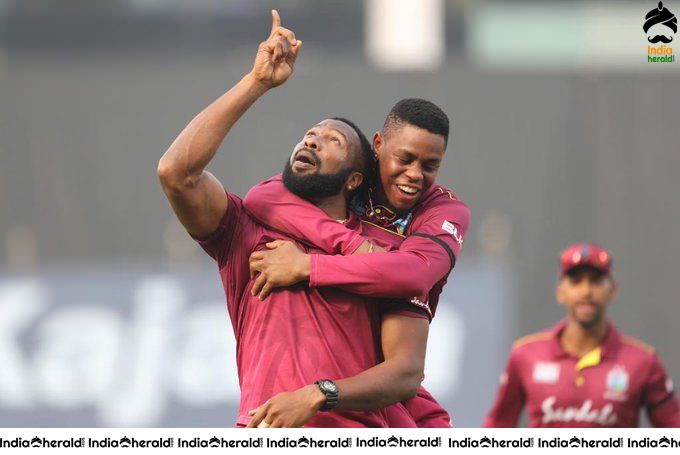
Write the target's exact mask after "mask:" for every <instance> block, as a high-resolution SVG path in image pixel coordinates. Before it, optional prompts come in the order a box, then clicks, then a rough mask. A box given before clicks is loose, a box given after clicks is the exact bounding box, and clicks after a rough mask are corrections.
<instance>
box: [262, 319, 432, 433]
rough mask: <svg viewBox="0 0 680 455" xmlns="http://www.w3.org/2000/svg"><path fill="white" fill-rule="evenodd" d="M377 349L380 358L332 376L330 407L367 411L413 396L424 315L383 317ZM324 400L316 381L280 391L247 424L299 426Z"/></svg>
mask: <svg viewBox="0 0 680 455" xmlns="http://www.w3.org/2000/svg"><path fill="white" fill-rule="evenodd" d="M381 330H382V334H381V337H382V349H383V355H384V358H385V360H384V361H383V362H382V363H379V364H378V365H376V366H374V367H372V368H369V369H368V370H365V371H362V372H361V373H359V374H357V375H356V376H352V377H350V378H344V379H338V378H319V379H333V380H334V381H335V383H336V385H337V386H338V404H337V407H336V408H335V409H338V410H340V409H345V410H353V411H372V410H376V409H380V408H384V407H387V406H390V405H392V404H395V403H398V402H400V401H404V400H407V399H409V398H412V397H414V396H415V395H416V393H417V392H418V388H419V387H420V383H421V381H422V380H423V369H424V365H425V350H426V347H427V334H428V330H429V321H428V319H422V318H417V317H410V316H404V315H402V314H396V313H391V314H387V315H385V316H383V322H382V329H381ZM325 402H326V396H325V395H324V394H323V393H322V392H321V390H320V389H319V387H318V386H317V385H316V384H310V385H308V386H305V387H303V388H301V389H298V390H296V391H293V392H283V393H280V394H278V395H276V396H274V397H272V398H271V399H269V400H268V401H267V402H266V403H264V404H263V405H262V406H260V407H259V408H257V409H254V410H252V411H251V413H250V414H251V415H252V416H253V418H252V419H251V421H250V422H249V424H248V427H251V428H252V427H257V426H258V425H260V423H261V422H262V421H264V422H267V424H269V425H270V426H271V427H300V426H302V425H304V424H305V423H306V422H308V421H309V420H310V419H311V418H312V417H314V415H315V414H316V413H317V412H318V411H319V409H320V408H321V406H322V405H323V404H324V403H325Z"/></svg>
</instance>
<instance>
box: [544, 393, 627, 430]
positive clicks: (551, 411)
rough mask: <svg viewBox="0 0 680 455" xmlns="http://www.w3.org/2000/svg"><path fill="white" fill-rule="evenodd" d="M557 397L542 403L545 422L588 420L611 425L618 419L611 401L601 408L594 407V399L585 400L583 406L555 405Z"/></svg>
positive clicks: (549, 398) (607, 425) (602, 424)
mask: <svg viewBox="0 0 680 455" xmlns="http://www.w3.org/2000/svg"><path fill="white" fill-rule="evenodd" d="M556 401H557V398H555V397H554V396H553V397H548V398H546V399H545V400H543V403H541V411H543V418H542V419H541V421H542V422H543V423H551V422H563V423H569V422H587V423H594V424H597V425H601V426H605V427H609V426H612V425H614V424H615V423H616V422H617V421H618V416H617V415H616V413H615V412H614V407H613V406H612V404H611V403H607V404H606V405H604V406H602V408H601V409H593V401H592V400H585V401H584V402H583V404H581V406H579V407H577V406H565V407H555V402H556Z"/></svg>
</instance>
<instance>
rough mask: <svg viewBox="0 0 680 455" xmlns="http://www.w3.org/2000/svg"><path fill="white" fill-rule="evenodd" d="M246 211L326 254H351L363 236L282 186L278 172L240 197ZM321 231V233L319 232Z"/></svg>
mask: <svg viewBox="0 0 680 455" xmlns="http://www.w3.org/2000/svg"><path fill="white" fill-rule="evenodd" d="M243 204H244V207H245V209H246V211H247V212H248V214H249V215H250V216H252V217H253V218H254V219H256V220H257V221H259V222H260V223H262V224H263V225H265V226H267V227H270V228H272V229H274V230H276V231H279V232H283V233H285V234H288V235H290V236H292V237H295V238H296V239H298V240H301V241H303V242H304V243H307V244H311V245H313V246H316V247H317V248H319V249H321V250H323V251H325V252H326V253H327V254H352V253H354V251H355V250H356V249H357V248H359V245H361V244H362V243H363V242H364V240H367V239H365V238H364V237H362V236H361V235H360V234H359V233H358V232H357V231H353V230H351V229H348V228H346V227H345V226H343V225H342V224H340V223H338V222H337V221H336V220H333V219H331V218H330V217H329V216H328V215H327V214H326V213H325V212H324V211H323V210H321V209H320V208H318V207H316V206H315V205H314V204H312V203H311V202H309V201H306V200H304V199H302V198H300V197H298V196H296V195H294V194H293V193H291V192H290V191H288V189H286V187H285V186H284V185H283V181H282V180H281V175H276V176H274V177H272V178H270V179H268V180H265V181H264V182H262V183H260V184H258V185H255V186H254V187H253V188H252V189H251V190H250V191H249V192H248V194H247V195H246V197H245V199H244V200H243ZM320 233H323V235H320Z"/></svg>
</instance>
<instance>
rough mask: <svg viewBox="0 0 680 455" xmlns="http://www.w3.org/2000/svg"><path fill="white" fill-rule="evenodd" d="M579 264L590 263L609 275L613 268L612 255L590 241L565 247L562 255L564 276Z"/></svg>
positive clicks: (561, 263) (561, 261)
mask: <svg viewBox="0 0 680 455" xmlns="http://www.w3.org/2000/svg"><path fill="white" fill-rule="evenodd" d="M579 265H589V266H591V267H594V268H596V269H598V270H600V271H601V272H602V273H604V274H606V275H609V274H610V273H611V270H612V255H611V254H609V252H607V250H605V249H604V248H601V247H599V246H597V245H591V244H589V243H577V244H575V245H571V246H569V247H567V248H565V249H564V251H562V254H561V255H560V266H561V268H562V276H564V275H566V274H567V273H568V272H569V270H571V269H573V268H574V267H577V266H579Z"/></svg>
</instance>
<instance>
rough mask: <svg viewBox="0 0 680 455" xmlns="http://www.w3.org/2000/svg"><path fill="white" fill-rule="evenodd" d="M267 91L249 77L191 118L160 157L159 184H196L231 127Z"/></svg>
mask: <svg viewBox="0 0 680 455" xmlns="http://www.w3.org/2000/svg"><path fill="white" fill-rule="evenodd" d="M266 91H267V88H266V86H265V85H264V84H262V83H261V82H259V81H257V80H256V79H255V78H254V77H253V76H252V75H251V74H248V75H246V76H244V77H243V78H242V79H241V80H240V81H239V82H238V83H237V84H236V85H235V86H234V87H233V88H232V89H231V90H229V91H228V92H226V93H225V94H224V95H222V96H221V97H220V98H218V99H217V100H215V101H214V102H213V103H212V104H210V105H209V106H208V107H206V108H205V109H204V110H203V111H202V112H201V113H199V114H198V115H197V116H196V117H194V119H193V120H192V121H191V122H190V123H189V124H188V125H187V126H186V127H185V128H184V130H183V131H182V132H181V133H180V134H179V136H177V138H176V139H175V141H174V142H173V143H172V145H170V148H168V150H167V151H166V152H165V154H164V155H163V157H162V158H161V160H160V162H159V176H160V177H161V182H164V183H166V184H168V185H172V184H181V185H186V186H193V185H195V184H196V182H198V180H199V179H200V178H201V176H202V174H203V171H204V169H205V168H206V166H207V165H208V163H210V161H211V160H212V159H213V157H214V156H215V153H217V150H218V149H219V147H220V144H221V143H222V141H223V140H224V138H225V136H226V135H227V134H228V133H229V131H230V130H231V128H232V127H233V126H234V124H235V123H236V122H237V121H238V119H239V118H241V116H242V115H243V114H244V113H245V112H246V110H248V108H249V107H250V106H252V105H253V103H255V101H257V99H258V98H260V97H261V96H262V95H263V94H264V93H265V92H266Z"/></svg>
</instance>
